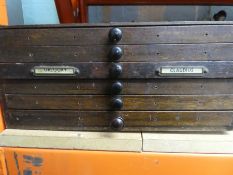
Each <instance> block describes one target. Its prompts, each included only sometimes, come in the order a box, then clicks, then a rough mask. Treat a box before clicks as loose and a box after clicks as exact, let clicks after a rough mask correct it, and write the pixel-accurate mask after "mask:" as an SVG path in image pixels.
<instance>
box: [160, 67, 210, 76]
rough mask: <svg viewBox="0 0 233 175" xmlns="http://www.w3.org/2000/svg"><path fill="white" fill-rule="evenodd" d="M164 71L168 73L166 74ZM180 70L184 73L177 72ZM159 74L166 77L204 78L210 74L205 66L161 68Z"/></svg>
mask: <svg viewBox="0 0 233 175" xmlns="http://www.w3.org/2000/svg"><path fill="white" fill-rule="evenodd" d="M164 69H167V70H168V71H167V72H166V71H164ZM179 69H180V70H183V72H182V71H180V72H179V71H177V70H179ZM184 70H186V71H184ZM157 72H158V75H159V76H165V77H202V76H204V75H205V74H206V73H208V69H207V68H206V67H204V66H161V67H160V68H159V69H158V71H157Z"/></svg>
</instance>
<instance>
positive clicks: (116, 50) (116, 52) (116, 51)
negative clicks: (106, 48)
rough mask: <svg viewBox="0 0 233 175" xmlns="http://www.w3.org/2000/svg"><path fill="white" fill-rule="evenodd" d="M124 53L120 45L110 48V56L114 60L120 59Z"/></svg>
mask: <svg viewBox="0 0 233 175" xmlns="http://www.w3.org/2000/svg"><path fill="white" fill-rule="evenodd" d="M122 55H123V50H122V49H121V48H120V47H117V46H115V47H113V48H112V49H111V50H110V53H109V57H110V58H111V59H112V60H113V61H118V60H119V59H120V58H121V57H122Z"/></svg>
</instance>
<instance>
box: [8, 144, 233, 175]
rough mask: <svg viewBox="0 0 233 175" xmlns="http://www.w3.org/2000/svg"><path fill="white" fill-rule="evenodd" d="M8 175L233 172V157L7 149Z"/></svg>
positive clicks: (197, 174)
mask: <svg viewBox="0 0 233 175" xmlns="http://www.w3.org/2000/svg"><path fill="white" fill-rule="evenodd" d="M4 151H5V156H6V163H7V169H8V171H9V175H18V174H21V175H27V174H31V175H36V174H40V175H155V174H157V175H232V174H233V166H232V165H233V156H232V155H221V154H219V155H214V154H211V155H209V154H207V155H205V154H163V153H130V152H128V153H127V152H101V151H78V150H76V151H72V150H70V151H68V150H46V149H26V148H25V149H23V148H22V149H20V148H5V150H4Z"/></svg>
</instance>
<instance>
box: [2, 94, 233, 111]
mask: <svg viewBox="0 0 233 175" xmlns="http://www.w3.org/2000/svg"><path fill="white" fill-rule="evenodd" d="M121 97H122V100H123V103H124V106H123V108H122V109H121V110H136V111H140V110H142V111H146V110H166V111H167V110H233V95H171V96H169V95H147V96H144V95H132V96H127V95H122V96H121ZM6 104H7V106H8V108H9V109H54V110H55V109H64V110H67V109H77V110H112V106H111V98H110V97H109V96H105V95H11V94H7V95H6Z"/></svg>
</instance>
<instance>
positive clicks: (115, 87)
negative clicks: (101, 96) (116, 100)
mask: <svg viewBox="0 0 233 175" xmlns="http://www.w3.org/2000/svg"><path fill="white" fill-rule="evenodd" d="M122 89H123V85H122V83H121V82H119V81H116V82H114V83H113V84H112V89H111V92H112V94H120V93H121V91H122Z"/></svg>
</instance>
